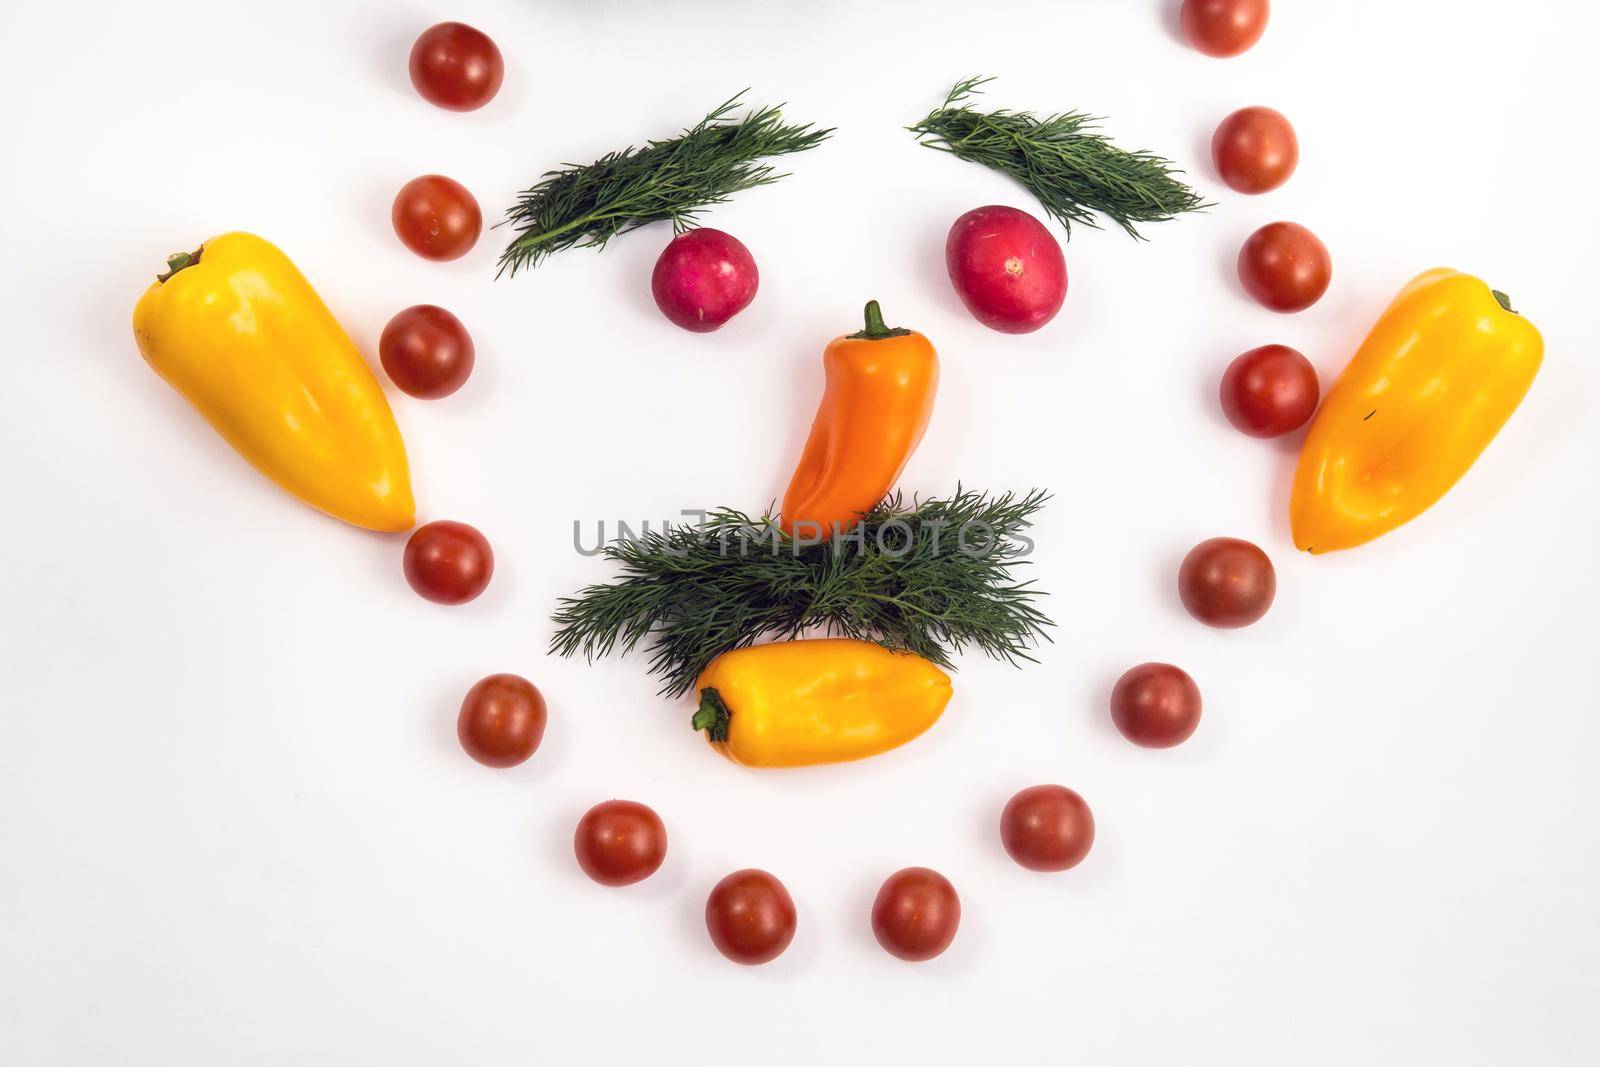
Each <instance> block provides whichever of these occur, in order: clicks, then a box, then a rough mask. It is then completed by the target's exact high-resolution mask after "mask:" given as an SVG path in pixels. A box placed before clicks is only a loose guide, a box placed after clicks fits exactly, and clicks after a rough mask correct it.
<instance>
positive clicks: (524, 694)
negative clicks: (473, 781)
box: [456, 674, 547, 767]
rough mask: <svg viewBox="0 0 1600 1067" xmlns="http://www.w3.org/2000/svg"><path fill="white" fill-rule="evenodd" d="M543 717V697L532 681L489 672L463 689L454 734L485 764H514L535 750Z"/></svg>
mask: <svg viewBox="0 0 1600 1067" xmlns="http://www.w3.org/2000/svg"><path fill="white" fill-rule="evenodd" d="M546 718H547V713H546V710H545V705H544V697H543V696H541V695H540V693H539V690H538V689H536V688H534V685H533V683H532V682H530V681H528V680H527V679H526V678H521V677H518V676H517V675H515V674H491V675H489V677H487V678H485V679H483V681H481V682H479V683H478V684H477V685H475V686H473V687H472V688H471V689H469V690H467V696H466V699H465V700H463V701H462V702H461V714H460V716H459V717H458V718H457V719H456V736H457V737H458V738H460V739H461V747H462V748H464V749H466V750H467V755H469V756H471V757H472V758H473V759H475V760H477V761H478V762H479V763H481V764H483V765H484V766H485V767H515V766H516V765H517V764H519V763H521V762H522V761H523V760H525V759H527V758H528V757H529V756H531V755H533V754H534V752H536V751H537V750H538V748H539V742H540V741H542V740H543V739H544V724H545V719H546Z"/></svg>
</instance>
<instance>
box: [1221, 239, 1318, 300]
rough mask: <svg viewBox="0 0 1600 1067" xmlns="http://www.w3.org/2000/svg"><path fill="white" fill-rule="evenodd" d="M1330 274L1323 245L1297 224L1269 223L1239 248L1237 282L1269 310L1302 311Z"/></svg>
mask: <svg viewBox="0 0 1600 1067" xmlns="http://www.w3.org/2000/svg"><path fill="white" fill-rule="evenodd" d="M1332 277H1333V261H1332V260H1331V259H1329V258H1328V249H1327V247H1326V246H1325V245H1323V243H1322V242H1321V241H1319V240H1317V235H1316V234H1314V233H1312V232H1311V231H1310V230H1308V229H1306V228H1305V227H1304V226H1301V225H1299V224H1298V223H1293V222H1269V223H1267V224H1266V225H1265V226H1263V227H1261V229H1259V230H1257V231H1256V232H1255V233H1253V234H1251V235H1250V236H1249V237H1248V238H1247V239H1246V240H1245V242H1244V247H1243V248H1241V249H1239V282H1240V284H1242V285H1243V286H1244V288H1245V292H1247V293H1249V294H1250V295H1251V296H1253V297H1255V298H1256V300H1258V301H1259V302H1260V303H1261V304H1263V305H1264V306H1266V307H1269V308H1271V309H1272V310H1273V311H1304V310H1305V309H1306V308H1308V307H1310V306H1311V305H1312V304H1315V303H1316V302H1317V301H1318V300H1320V299H1321V298H1322V294H1323V293H1325V292H1327V291H1328V282H1329V280H1330V279H1331V278H1332Z"/></svg>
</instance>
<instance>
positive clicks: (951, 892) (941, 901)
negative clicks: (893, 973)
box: [872, 867, 961, 963]
mask: <svg viewBox="0 0 1600 1067" xmlns="http://www.w3.org/2000/svg"><path fill="white" fill-rule="evenodd" d="M959 925H961V898H959V897H958V896H956V887H955V886H953V885H951V884H950V880H949V879H947V878H946V877H945V876H944V875H942V874H940V873H939V872H938V871H930V870H929V869H928V868H926V867H907V868H906V869H905V870H903V871H897V872H895V873H894V874H891V875H890V876H889V878H888V880H887V881H885V882H884V883H883V888H881V889H879V890H878V899H877V900H875V901H873V902H872V933H873V935H874V936H876V937H877V939H878V944H880V945H882V946H883V947H884V950H885V951H886V952H888V953H889V955H891V956H897V957H899V958H900V959H903V960H910V961H911V962H913V963H921V962H922V961H924V960H931V959H933V958H934V957H935V956H937V955H939V953H941V952H943V951H944V950H945V949H947V948H949V947H950V942H952V941H954V940H955V939H956V927H957V926H959Z"/></svg>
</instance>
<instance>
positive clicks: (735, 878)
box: [706, 869, 796, 964]
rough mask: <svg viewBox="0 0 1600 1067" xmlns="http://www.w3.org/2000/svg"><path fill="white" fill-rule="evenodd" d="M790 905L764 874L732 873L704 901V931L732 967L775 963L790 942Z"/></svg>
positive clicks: (778, 884)
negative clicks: (773, 961)
mask: <svg viewBox="0 0 1600 1067" xmlns="http://www.w3.org/2000/svg"><path fill="white" fill-rule="evenodd" d="M795 925H796V918H795V910H794V901H793V900H791V899H790V897H789V891H788V890H787V889H785V888H783V883H782V882H780V881H778V880H777V879H776V878H774V877H773V876H772V875H770V874H768V873H767V872H766V871H758V870H754V869H746V870H742V871H734V872H733V873H732V874H730V875H728V877H726V878H724V879H723V880H722V881H720V882H718V883H717V885H716V888H714V889H712V890H711V896H710V897H709V898H707V900H706V930H707V932H709V933H710V934H711V943H712V944H713V945H716V946H717V951H718V952H720V953H722V954H723V955H724V956H726V957H728V958H729V959H730V960H732V961H733V962H735V963H744V964H757V963H766V962H767V961H768V960H775V959H777V958H778V956H780V955H781V954H782V953H783V950H784V949H786V948H788V947H789V942H790V941H793V940H794V930H795Z"/></svg>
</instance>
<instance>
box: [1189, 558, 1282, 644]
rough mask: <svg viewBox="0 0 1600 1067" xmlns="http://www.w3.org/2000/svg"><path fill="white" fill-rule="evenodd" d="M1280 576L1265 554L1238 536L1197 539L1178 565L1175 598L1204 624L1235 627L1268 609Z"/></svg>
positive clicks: (1227, 628) (1224, 628)
mask: <svg viewBox="0 0 1600 1067" xmlns="http://www.w3.org/2000/svg"><path fill="white" fill-rule="evenodd" d="M1277 592H1278V575H1277V572H1276V571H1275V570H1274V569H1273V567H1272V560H1271V559H1270V558H1268V556H1267V554H1266V553H1265V552H1263V551H1261V549H1260V548H1259V547H1257V546H1256V545H1253V544H1251V543H1250V542H1249V541H1244V540H1241V539H1239V538H1237V537H1213V538H1211V539H1209V540H1206V541H1201V542H1200V543H1199V544H1198V545H1195V546H1194V547H1193V548H1191V549H1190V550H1189V554H1188V555H1186V556H1184V557H1183V564H1182V565H1181V566H1180V567H1179V568H1178V598H1179V599H1180V600H1182V601H1183V606H1184V608H1185V610H1187V611H1188V612H1189V614H1190V615H1192V616H1194V618H1195V619H1196V620H1197V621H1199V622H1203V623H1205V624H1206V625H1207V626H1214V627H1216V628H1218V629H1220V630H1236V629H1238V628H1239V627H1241V626H1249V625H1250V624H1251V623H1254V622H1257V621H1259V620H1260V619H1261V617H1262V616H1263V615H1265V614H1266V613H1267V609H1268V608H1270V607H1272V601H1273V598H1274V597H1275V596H1276V595H1277Z"/></svg>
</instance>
